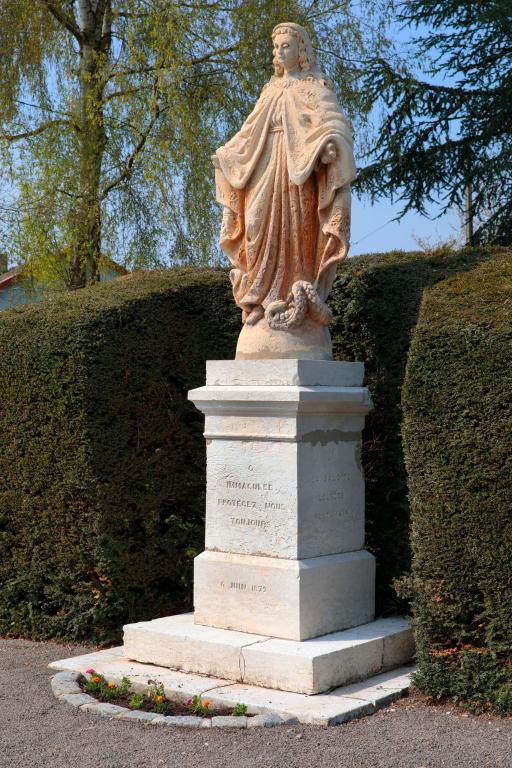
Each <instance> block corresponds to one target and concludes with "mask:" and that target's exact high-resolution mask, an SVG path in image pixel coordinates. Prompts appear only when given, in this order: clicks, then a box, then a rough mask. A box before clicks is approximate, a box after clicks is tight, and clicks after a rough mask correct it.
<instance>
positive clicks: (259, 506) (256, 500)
mask: <svg viewBox="0 0 512 768" xmlns="http://www.w3.org/2000/svg"><path fill="white" fill-rule="evenodd" d="M249 469H253V468H252V467H249ZM217 488H218V495H217V501H216V505H217V508H227V509H239V510H240V511H242V510H248V511H249V510H253V511H254V512H255V513H258V512H260V513H265V512H267V513H274V512H286V509H287V506H286V504H284V503H283V502H281V501H279V500H278V499H276V498H275V495H276V494H279V493H280V491H279V490H278V489H276V488H275V487H274V485H273V483H270V482H263V481H256V480H254V481H252V480H226V479H224V478H222V479H220V480H219V481H218V483H217ZM269 497H270V498H269ZM229 521H230V523H231V525H235V526H245V527H248V528H259V529H261V530H263V531H266V530H268V528H269V526H271V524H272V523H271V521H270V520H268V519H265V518H259V517H257V516H256V515H254V516H253V515H251V516H250V517H238V516H234V515H232V516H230V517H229Z"/></svg>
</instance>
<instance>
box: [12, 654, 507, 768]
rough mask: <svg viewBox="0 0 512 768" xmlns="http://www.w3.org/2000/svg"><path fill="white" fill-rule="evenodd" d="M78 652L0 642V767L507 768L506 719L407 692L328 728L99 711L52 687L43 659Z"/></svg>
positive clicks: (52, 659)
mask: <svg viewBox="0 0 512 768" xmlns="http://www.w3.org/2000/svg"><path fill="white" fill-rule="evenodd" d="M83 653H87V649H86V648H82V647H78V646H62V645H56V644H54V643H32V642H30V641H28V640H0V768H7V767H9V768H139V766H140V768H150V767H151V768H249V767H250V768H281V766H283V768H316V767H317V766H318V765H321V766H322V768H487V766H500V768H512V719H507V720H501V719H499V718H489V717H473V716H468V715H467V714H463V713H462V712H459V711H457V710H453V709H451V708H450V707H446V706H445V707H427V706H425V705H424V704H422V703H421V702H419V701H418V700H416V699H414V698H412V699H404V700H402V701H400V702H397V703H395V704H394V705H392V706H391V707H390V708H388V709H387V710H382V711H380V712H379V713H377V714H375V715H373V716H372V717H366V718H363V719H361V720H357V721H354V722H351V723H347V724H345V725H340V726H336V727H330V728H317V727H312V726H294V727H289V726H282V727H279V728H255V729H254V730H251V731H223V730H221V729H219V730H218V731H216V732H215V731H211V730H208V731H207V732H204V731H188V730H185V729H183V730H182V729H176V730H172V729H165V730H164V729H163V728H157V727H155V726H144V725H139V724H136V723H127V722H121V721H113V720H108V719H103V718H98V717H96V716H93V715H88V714H86V713H84V712H78V711H76V710H75V709H74V708H73V707H71V706H70V705H69V704H65V703H61V702H59V701H57V699H55V698H54V697H53V694H52V692H51V689H50V685H49V679H50V677H51V676H52V672H51V670H49V669H47V668H46V665H47V664H48V662H50V661H54V660H56V659H59V658H65V657H69V656H72V655H75V654H76V655H79V654H83Z"/></svg>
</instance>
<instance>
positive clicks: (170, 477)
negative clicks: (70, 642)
mask: <svg viewBox="0 0 512 768" xmlns="http://www.w3.org/2000/svg"><path fill="white" fill-rule="evenodd" d="M238 324H239V319H238V312H237V311H236V308H235V307H234V305H233V302H232V300H231V296H230V290H229V284H228V282H227V280H226V274H225V272H224V271H223V270H217V271H212V270H180V271H178V270H171V271H161V272H152V273H146V274H137V275H133V276H130V278H129V279H126V278H123V279H121V280H116V281H114V282H113V283H110V284H105V285H100V286H97V287H94V288H91V289H85V290H83V291H78V292H76V293H73V294H68V295H65V296H62V297H61V298H59V299H57V300H53V301H50V302H45V303H42V304H37V305H32V306H30V307H29V306H27V307H23V308H20V309H19V310H13V311H9V312H5V313H2V315H1V318H0V348H1V349H2V356H1V359H0V391H1V393H2V397H1V403H0V634H12V635H22V636H27V637H32V638H35V639H46V638H61V639H64V638H66V639H74V640H84V639H85V640H91V641H107V640H111V639H113V638H115V637H116V636H118V634H119V630H120V627H121V625H122V624H123V623H125V622H128V621H134V620H139V619H140V620H142V619H144V618H153V617H154V616H155V615H157V614H170V613H173V612H176V611H178V610H180V609H182V608H184V607H186V606H188V605H189V603H190V583H191V576H192V573H191V565H192V557H193V556H194V555H195V554H196V553H197V552H199V551H201V549H202V548H203V546H202V545H203V540H204V533H203V514H204V513H203V508H204V495H205V476H204V464H205V446H204V439H203V437H202V431H203V421H202V417H201V415H200V414H199V413H198V411H197V410H196V409H195V408H194V407H193V406H192V405H191V404H190V403H188V402H187V399H186V394H187V391H188V390H189V389H190V388H192V387H195V386H201V385H202V384H203V383H204V373H205V371H204V362H205V360H206V358H207V357H217V358H229V357H232V355H233V351H234V346H233V340H234V338H235V337H236V334H237V329H238Z"/></svg>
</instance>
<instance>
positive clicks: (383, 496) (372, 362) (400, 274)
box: [330, 249, 493, 613]
mask: <svg viewBox="0 0 512 768" xmlns="http://www.w3.org/2000/svg"><path fill="white" fill-rule="evenodd" d="M492 253H493V251H491V250H486V249H480V250H476V249H475V250H473V249H463V250H461V251H457V252H454V251H451V250H448V249H441V250H437V251H434V252H431V253H424V252H416V253H408V252H404V251H395V252H391V253H384V254H371V255H368V256H361V257H358V258H354V259H349V260H348V261H347V262H346V263H345V264H344V265H343V266H342V268H341V269H340V273H339V276H338V278H337V280H336V283H335V285H334V290H333V293H332V296H331V299H330V304H331V307H332V308H333V309H334V315H335V317H334V321H333V324H332V326H331V333H332V336H333V344H334V353H335V357H336V358H337V359H338V360H362V361H364V363H365V383H366V385H367V386H368V387H369V388H370V392H371V394H372V398H373V402H374V404H375V407H374V409H373V410H372V411H371V412H370V413H369V415H368V416H367V418H366V427H365V430H364V432H363V467H364V471H365V479H366V529H367V536H366V541H367V546H368V548H369V549H370V550H371V551H372V552H373V553H374V554H375V555H376V558H377V612H378V613H396V612H399V613H403V612H404V611H407V610H408V607H407V604H406V602H405V601H404V600H402V599H399V598H398V597H397V595H396V592H395V589H394V586H393V582H394V580H395V579H396V578H397V577H400V576H402V575H403V574H404V573H406V572H407V571H408V570H409V565H410V551H409V504H408V500H407V479H406V473H405V466H404V458H403V450H402V439H401V434H400V430H401V420H402V409H401V404H400V398H401V387H402V383H403V379H404V375H405V366H406V362H407V354H408V350H409V345H410V342H411V336H412V333H413V331H414V327H415V325H416V322H417V319H418V313H419V308H420V304H421V298H422V295H423V291H424V290H425V288H428V287H429V286H432V285H435V284H436V283H438V282H439V281H441V280H444V279H445V278H446V277H448V276H449V275H451V274H453V273H457V272H464V271H467V270H469V269H472V268H473V267H474V266H475V264H478V263H479V262H480V261H482V260H485V259H488V258H489V256H490V255H491V254H492Z"/></svg>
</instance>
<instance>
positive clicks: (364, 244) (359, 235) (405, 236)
mask: <svg viewBox="0 0 512 768" xmlns="http://www.w3.org/2000/svg"><path fill="white" fill-rule="evenodd" d="M399 211H400V206H399V205H393V204H392V203H391V202H390V201H389V200H384V199H383V200H380V201H379V202H377V203H375V204H374V205H371V204H370V203H369V202H368V201H367V200H366V201H365V200H358V199H357V198H356V197H355V196H353V198H352V235H351V241H352V243H351V246H350V253H349V255H350V256H359V255H360V254H362V253H377V252H381V251H394V250H404V251H417V250H420V247H419V245H418V242H416V241H415V238H418V239H419V240H422V241H424V242H426V243H427V244H429V245H437V244H439V243H440V242H441V241H446V240H448V239H449V238H453V237H456V238H459V236H460V223H459V219H458V216H457V214H456V212H449V213H447V214H445V215H444V216H442V217H441V218H439V219H429V218H427V217H426V216H421V215H420V214H419V213H412V212H411V213H408V214H407V215H406V216H404V218H403V219H402V220H401V221H399V222H397V221H390V220H392V219H393V218H394V217H395V216H396V215H397V214H398V213H399ZM431 211H432V215H433V216H435V215H436V213H437V210H436V208H435V207H432V208H431ZM388 222H389V223H388Z"/></svg>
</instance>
